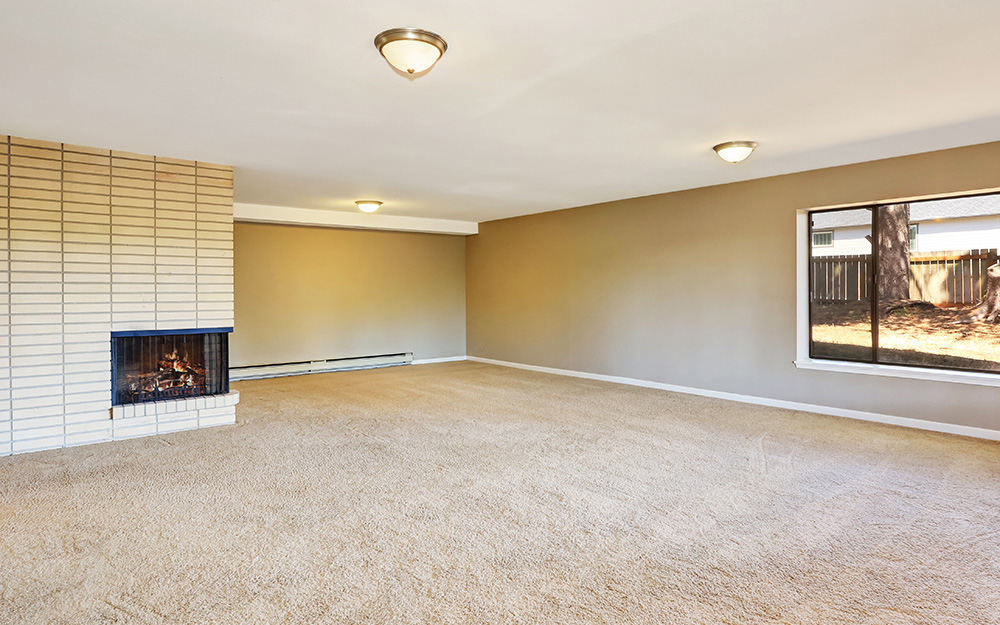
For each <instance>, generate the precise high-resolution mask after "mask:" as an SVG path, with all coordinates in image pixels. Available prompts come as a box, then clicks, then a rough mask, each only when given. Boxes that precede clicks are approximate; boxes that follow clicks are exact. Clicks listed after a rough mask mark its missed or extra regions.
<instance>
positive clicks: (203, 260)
mask: <svg viewBox="0 0 1000 625" xmlns="http://www.w3.org/2000/svg"><path fill="white" fill-rule="evenodd" d="M232 325H233V171H232V168H231V167H227V166H223V165H213V164H210V163H202V162H195V161H184V160H178V159H173V158H162V157H153V156H145V155H141V154H132V153H127V152H117V151H114V150H101V149H94V148H88V147H82V146H76V145H68V144H61V143H52V142H48V141H33V140H28V139H19V138H17V137H6V136H3V135H0V455H6V454H11V453H19V452H25V451H35V450H39V449H50V448H55V447H65V446H70V445H83V444H87V443H96V442H101V441H110V440H118V439H123V438H131V437H135V436H146V435H151V434H159V433H163V432H172V431H175V430H183V429H192V428H201V427H208V426H213V425H222V424H227V423H233V422H235V419H236V403H237V402H238V401H239V394H238V393H237V392H235V391H234V392H231V393H229V394H226V395H217V396H208V397H196V398H187V399H176V400H168V401H157V402H152V403H147V404H138V405H134V406H115V408H114V411H112V407H111V332H112V331H116V332H117V331H130V330H170V329H190V328H205V327H229V326H232Z"/></svg>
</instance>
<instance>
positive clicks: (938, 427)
mask: <svg viewBox="0 0 1000 625" xmlns="http://www.w3.org/2000/svg"><path fill="white" fill-rule="evenodd" d="M467 360H470V361H472V362H481V363H485V364H489V365H499V366H501V367H513V368H515V369H525V370H527V371H537V372H539V373H552V374H555V375H565V376H569V377H573V378H584V379H587V380H600V381H602V382H615V383H617V384H628V385H630V386H641V387H644V388H655V389H659V390H662V391H672V392H674V393H685V394H687V395H700V396H702V397H712V398H714V399H726V400H729V401H735V402H740V403H743V404H757V405H759V406H771V407H773V408H787V409H788V410H800V411H803V412H814V413H817V414H824V415H831V416H834V417H846V418H848V419H858V420H860V421H872V422H875V423H885V424H888V425H899V426H902V427H907V428H913V429H917V430H929V431H931V432H943V433H945V434H957V435H959V436H969V437H971V438H982V439H986V440H990V441H1000V430H988V429H986V428H976V427H971V426H967V425H953V424H951V423H940V422H938V421H923V420H921V419H911V418H909V417H895V416H892V415H886V414H879V413H876V412H864V411H861V410H848V409H846V408H834V407H831V406H820V405H817V404H803V403H800V402H794V401H785V400H781V399H770V398H767V397H755V396H753V395H739V394H737V393H726V392H723V391H712V390H708V389H701V388H693V387H689V386H677V385H674V384H663V383H661V382H650V381H648V380H637V379H635V378H625V377H621V376H616V375H602V374H600V373H586V372H583V371H571V370H569V369H554V368H552V367H539V366H537V365H525V364H521V363H516V362H507V361H504V360H493V359H492V358H480V357H479V356H468V357H467Z"/></svg>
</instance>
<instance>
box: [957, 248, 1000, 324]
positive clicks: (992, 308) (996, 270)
mask: <svg viewBox="0 0 1000 625" xmlns="http://www.w3.org/2000/svg"><path fill="white" fill-rule="evenodd" d="M980 321H981V322H985V323H1000V263H997V264H995V265H992V266H990V267H989V268H988V269H987V270H986V295H984V296H983V300H982V301H981V302H979V304H978V305H977V306H976V307H975V308H973V309H972V310H971V311H970V312H969V316H968V317H966V318H965V319H962V320H960V322H961V323H976V322H980Z"/></svg>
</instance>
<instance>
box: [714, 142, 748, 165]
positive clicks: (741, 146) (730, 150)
mask: <svg viewBox="0 0 1000 625" xmlns="http://www.w3.org/2000/svg"><path fill="white" fill-rule="evenodd" d="M712 149H713V150H715V153H716V154H718V155H719V158H721V159H722V160H724V161H728V162H730V163H739V162H740V161H744V160H746V158H747V157H748V156H750V153H751V152H753V151H754V150H756V149H757V142H756V141H726V142H725V143H720V144H719V145H717V146H715V147H714V148H712Z"/></svg>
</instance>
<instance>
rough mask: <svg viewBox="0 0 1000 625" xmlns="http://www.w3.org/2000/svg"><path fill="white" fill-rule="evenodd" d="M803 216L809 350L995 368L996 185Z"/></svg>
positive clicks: (999, 286)
mask: <svg viewBox="0 0 1000 625" xmlns="http://www.w3.org/2000/svg"><path fill="white" fill-rule="evenodd" d="M807 217H808V234H807V235H806V236H807V238H806V241H808V243H809V246H808V289H809V295H808V323H809V327H808V352H809V357H810V358H814V359H823V360H838V361H852V362H861V363H872V364H879V365H886V364H888V365H902V366H908V367H922V368H935V369H951V370H960V371H978V372H990V373H1000V263H998V248H1000V194H989V195H976V196H967V197H955V198H949V199H936V200H924V201H915V202H905V203H896V204H879V205H872V206H864V207H857V208H845V209H828V210H817V211H811V212H809V213H808V215H807ZM917 220H919V221H920V224H921V225H920V226H918V224H917V223H914V222H916V221H917ZM834 230H836V232H837V248H836V253H835V254H836V255H834V253H833V250H830V249H829V248H830V247H831V244H832V238H833V237H832V233H833V231H834ZM918 234H919V240H920V246H921V248H920V251H919V252H918V251H917V249H916V248H917V241H918ZM827 235H829V238H827Z"/></svg>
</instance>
